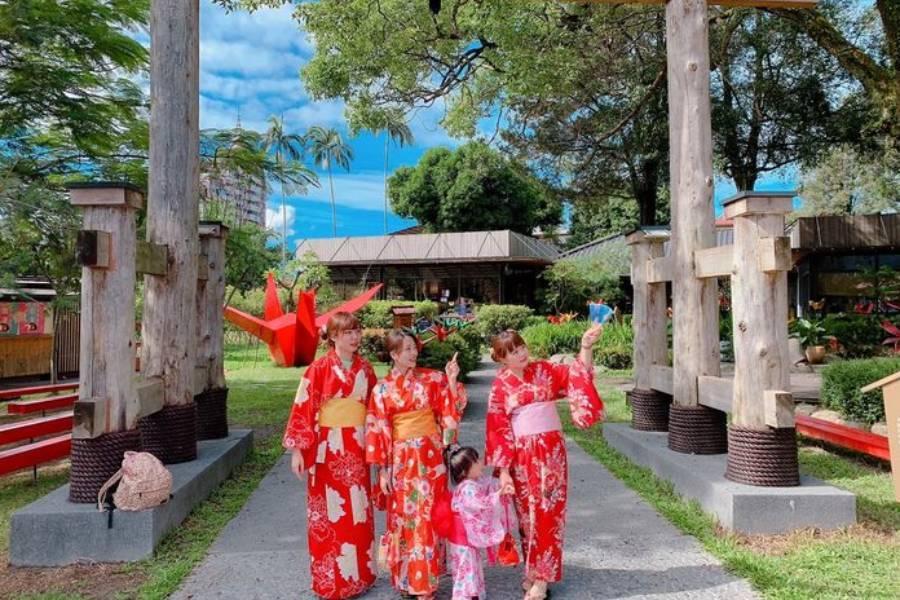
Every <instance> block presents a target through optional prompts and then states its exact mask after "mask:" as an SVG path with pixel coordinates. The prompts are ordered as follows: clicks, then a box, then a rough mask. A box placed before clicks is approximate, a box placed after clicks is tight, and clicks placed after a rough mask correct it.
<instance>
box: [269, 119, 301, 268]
mask: <svg viewBox="0 0 900 600" xmlns="http://www.w3.org/2000/svg"><path fill="white" fill-rule="evenodd" d="M265 144H266V152H267V153H269V154H272V155H273V156H274V157H275V166H276V168H277V169H278V170H280V171H283V170H284V164H285V159H287V160H288V161H290V162H294V161H298V160H300V159H301V158H302V157H303V136H300V135H298V134H296V133H286V132H285V130H284V116H282V117H280V118H279V117H275V116H272V117H269V129H268V130H267V131H266V140H265ZM280 182H281V264H282V265H284V264H285V263H286V262H287V202H286V201H285V196H284V179H281V180H280Z"/></svg>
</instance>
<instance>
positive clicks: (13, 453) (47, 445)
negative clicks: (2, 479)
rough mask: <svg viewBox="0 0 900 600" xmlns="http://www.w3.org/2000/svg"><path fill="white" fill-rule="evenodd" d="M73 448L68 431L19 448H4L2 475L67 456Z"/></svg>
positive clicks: (1, 452)
mask: <svg viewBox="0 0 900 600" xmlns="http://www.w3.org/2000/svg"><path fill="white" fill-rule="evenodd" d="M71 448H72V434H71V433H67V434H65V435H59V436H56V437H52V438H48V439H46V440H41V441H39V442H34V443H32V444H27V445H25V446H19V447H18V448H11V449H9V450H2V451H0V475H6V474H7V473H12V472H13V471H18V470H19V469H27V468H28V467H36V466H37V465H39V464H41V463H45V462H49V461H51V460H58V459H60V458H65V457H67V456H68V455H69V452H70V451H71Z"/></svg>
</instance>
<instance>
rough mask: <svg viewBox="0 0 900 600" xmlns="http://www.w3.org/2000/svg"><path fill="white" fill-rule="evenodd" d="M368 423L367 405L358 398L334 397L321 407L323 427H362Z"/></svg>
mask: <svg viewBox="0 0 900 600" xmlns="http://www.w3.org/2000/svg"><path fill="white" fill-rule="evenodd" d="M365 424H366V405H365V404H363V403H362V402H360V401H359V400H357V399H356V398H332V399H331V400H328V401H327V402H326V403H325V404H323V405H322V408H320V409H319V425H320V426H321V427H362V426H364V425H365Z"/></svg>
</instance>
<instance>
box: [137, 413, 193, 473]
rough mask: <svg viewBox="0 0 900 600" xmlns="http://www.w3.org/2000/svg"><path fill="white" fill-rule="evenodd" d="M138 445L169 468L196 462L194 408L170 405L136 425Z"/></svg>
mask: <svg viewBox="0 0 900 600" xmlns="http://www.w3.org/2000/svg"><path fill="white" fill-rule="evenodd" d="M138 427H139V428H140V430H141V445H142V446H143V449H144V451H145V452H149V453H150V454H152V455H153V456H155V457H156V458H158V459H159V460H161V461H162V462H163V464H166V465H171V464H175V463H182V462H188V461H191V460H194V459H195V458H197V407H196V405H194V403H193V402H191V403H190V404H181V405H169V406H165V407H163V409H162V410H161V411H159V412H156V413H154V414H152V415H150V416H147V417H144V418H143V419H141V420H139V421H138Z"/></svg>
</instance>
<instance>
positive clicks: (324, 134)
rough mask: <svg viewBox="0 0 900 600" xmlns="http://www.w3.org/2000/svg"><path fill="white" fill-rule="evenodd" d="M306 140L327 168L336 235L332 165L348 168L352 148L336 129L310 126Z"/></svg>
mask: <svg viewBox="0 0 900 600" xmlns="http://www.w3.org/2000/svg"><path fill="white" fill-rule="evenodd" d="M306 141H307V142H308V143H309V150H310V152H311V153H312V158H313V160H314V161H315V162H317V163H318V164H320V165H322V167H324V168H325V169H327V170H328V186H329V188H330V189H331V234H332V236H334V237H337V212H336V209H335V205H334V180H333V179H332V176H331V167H332V165H335V164H336V165H337V166H339V167H342V168H343V169H344V170H346V171H349V170H350V161H351V160H353V149H352V148H351V147H350V146H349V145H348V144H346V143H345V142H344V140H343V138H342V137H341V134H340V133H339V132H338V130H337V129H334V128H330V129H326V128H324V127H319V126H318V125H316V126H313V127H310V129H309V131H308V132H307V133H306Z"/></svg>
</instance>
